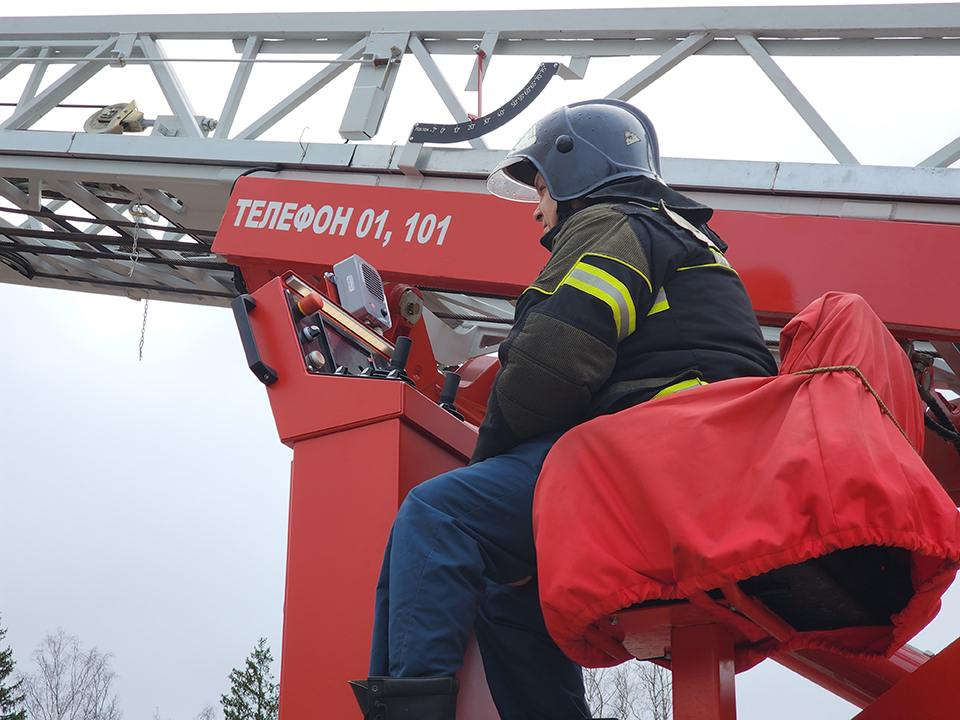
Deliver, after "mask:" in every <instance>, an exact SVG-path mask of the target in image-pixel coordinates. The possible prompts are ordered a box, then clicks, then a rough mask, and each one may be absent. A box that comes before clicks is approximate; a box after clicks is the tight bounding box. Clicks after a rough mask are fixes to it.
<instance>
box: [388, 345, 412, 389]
mask: <svg viewBox="0 0 960 720" xmlns="http://www.w3.org/2000/svg"><path fill="white" fill-rule="evenodd" d="M411 345H413V342H412V341H411V340H410V338H408V337H406V336H405V335H401V336H400V337H398V338H397V341H396V343H394V345H393V355H391V356H390V370H388V371H387V374H386V376H385V377H386V379H387V380H403V381H404V382H405V383H407V384H408V385H410V386H412V387H416V386H417V384H416V383H415V382H414V381H413V380H412V379H411V378H410V376H409V375H407V372H406V370H407V358H408V357H410V346H411Z"/></svg>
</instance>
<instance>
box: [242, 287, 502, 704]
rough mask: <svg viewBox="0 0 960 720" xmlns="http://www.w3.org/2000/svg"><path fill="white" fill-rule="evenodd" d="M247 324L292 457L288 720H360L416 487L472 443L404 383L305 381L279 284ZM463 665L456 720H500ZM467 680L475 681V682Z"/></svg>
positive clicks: (470, 666) (455, 461) (285, 669)
mask: <svg viewBox="0 0 960 720" xmlns="http://www.w3.org/2000/svg"><path fill="white" fill-rule="evenodd" d="M253 297H254V298H255V300H256V307H255V308H254V309H253V311H252V312H251V313H250V323H251V327H252V329H253V332H254V335H255V336H256V340H257V345H258V348H259V351H260V352H261V353H262V357H263V361H264V362H265V363H267V364H268V365H269V366H270V367H271V368H273V369H274V370H275V371H276V375H277V380H276V382H274V383H273V384H271V385H269V386H268V388H267V394H268V397H269V399H270V404H271V406H272V408H273V413H274V418H275V420H276V422H277V431H278V432H279V435H280V439H281V440H282V441H283V442H284V443H286V444H287V445H289V446H290V447H292V448H293V468H292V473H291V478H290V517H289V526H288V527H289V529H288V539H287V586H286V595H285V598H284V621H283V652H282V657H281V672H280V717H281V720H306V719H308V718H331V719H332V720H352V719H353V718H359V716H360V712H359V710H358V709H357V705H356V702H355V701H354V699H353V695H352V693H351V692H350V690H349V688H348V686H347V680H349V679H355V678H363V677H366V675H367V665H368V658H369V653H370V638H371V631H372V620H373V609H374V592H375V589H376V583H377V576H378V574H379V569H380V563H381V560H382V558H383V548H384V546H385V544H386V541H387V536H388V534H389V532H390V526H391V525H392V523H393V518H394V516H395V515H396V512H397V508H398V507H399V505H400V503H401V501H402V500H403V498H404V496H405V495H406V494H407V492H409V490H410V488H412V487H413V486H414V485H416V484H418V483H420V482H423V481H424V480H427V479H429V478H431V477H433V476H435V475H439V474H440V473H442V472H446V471H448V470H451V469H453V468H456V467H460V466H462V465H464V464H465V463H466V461H467V459H468V458H469V455H470V452H471V451H472V449H473V446H474V443H475V441H476V431H475V430H473V429H471V428H469V427H468V426H467V425H465V424H464V423H462V422H460V421H459V420H457V419H456V418H454V417H453V416H452V415H450V414H449V413H448V412H447V411H446V410H443V409H442V408H440V407H438V406H437V405H436V404H435V403H434V402H433V401H431V400H429V399H428V398H426V397H425V396H423V395H422V394H421V393H419V392H418V391H417V390H415V389H414V388H411V387H410V386H409V385H407V384H406V383H404V382H399V381H389V380H378V379H365V378H356V377H340V376H331V375H312V374H310V373H309V372H307V369H306V366H305V364H304V360H303V355H302V350H301V348H300V345H299V343H298V341H297V335H296V330H295V328H294V326H293V322H292V320H291V317H290V309H289V304H288V302H287V298H286V295H285V291H284V287H283V284H282V283H281V281H280V280H274V281H272V282H271V283H269V284H267V285H266V286H264V287H262V288H260V289H259V290H258V291H257V292H256V293H254V295H253ZM478 663H479V657H478V655H477V653H476V652H475V651H473V652H472V654H471V653H468V658H467V664H466V666H465V668H464V671H463V673H461V681H462V683H463V686H464V687H463V690H462V691H461V702H460V704H459V705H460V709H459V711H458V717H461V718H464V720H492V718H495V717H496V711H495V710H494V709H493V705H492V701H491V700H490V695H489V691H488V690H487V688H486V684H485V682H484V678H483V673H482V670H481V669H479V668H478V667H477V665H478ZM468 678H469V680H468Z"/></svg>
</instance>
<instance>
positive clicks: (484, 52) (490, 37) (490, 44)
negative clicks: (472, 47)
mask: <svg viewBox="0 0 960 720" xmlns="http://www.w3.org/2000/svg"><path fill="white" fill-rule="evenodd" d="M499 38H500V33H498V32H496V31H495V30H492V31H487V32H485V33H484V34H483V37H482V38H480V42H479V43H478V47H477V50H479V52H478V53H477V59H476V60H474V62H473V69H471V70H470V77H469V78H467V86H466V87H465V88H464V90H468V91H470V92H476V91H477V88H478V87H483V83H484V80H485V79H486V75H487V70H488V69H489V68H490V60H491V59H492V58H493V53H494V50H495V49H496V47H497V40H498V39H499ZM481 63H482V64H483V68H482V74H479V73H478V70H479V69H480V66H481ZM478 74H479V77H478Z"/></svg>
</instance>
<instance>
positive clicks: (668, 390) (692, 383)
mask: <svg viewBox="0 0 960 720" xmlns="http://www.w3.org/2000/svg"><path fill="white" fill-rule="evenodd" d="M709 384H710V383H708V382H707V381H706V380H701V379H700V378H693V379H692V380H683V381H681V382H678V383H674V384H673V385H667V387H665V388H664V389H663V390H661V391H660V392H658V393H657V394H656V395H654V396H653V397H652V398H650V399H651V400H656V399H657V398H662V397H666V396H667V395H673V393H675V392H680V391H681V390H687V389H688V388H692V387H697V386H699V385H709Z"/></svg>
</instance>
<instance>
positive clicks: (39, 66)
mask: <svg viewBox="0 0 960 720" xmlns="http://www.w3.org/2000/svg"><path fill="white" fill-rule="evenodd" d="M52 52H53V51H52V50H51V49H50V48H42V49H41V50H40V54H39V55H38V56H37V57H38V58H40V60H39V61H38V62H35V63H34V64H33V70H31V71H30V78H29V79H28V80H27V84H26V85H24V86H23V92H21V93H20V100H19V101H18V102H17V107H23V106H24V105H25V104H26V103H28V102H30V101H31V100H33V98H34V96H36V94H37V90H39V89H40V83H42V82H43V76H44V75H46V74H47V68H48V67H49V66H50V63H48V62H46V58H48V57H50V54H51V53H52Z"/></svg>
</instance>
